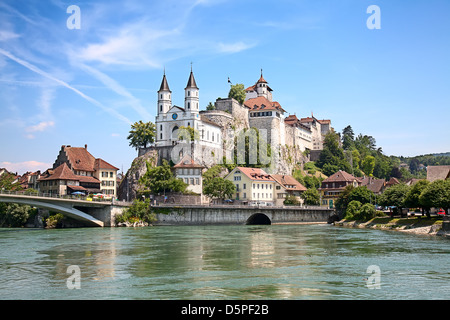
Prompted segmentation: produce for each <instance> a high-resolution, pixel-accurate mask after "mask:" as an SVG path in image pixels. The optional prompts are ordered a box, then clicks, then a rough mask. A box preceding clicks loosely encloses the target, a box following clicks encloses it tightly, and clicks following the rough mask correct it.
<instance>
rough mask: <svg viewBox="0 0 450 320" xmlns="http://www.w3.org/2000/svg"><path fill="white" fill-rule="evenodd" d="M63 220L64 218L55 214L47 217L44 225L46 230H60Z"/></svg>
mask: <svg viewBox="0 0 450 320" xmlns="http://www.w3.org/2000/svg"><path fill="white" fill-rule="evenodd" d="M63 220H64V216H63V215H62V214H61V213H57V214H54V215H51V216H49V217H48V218H47V220H45V223H46V224H47V228H49V229H53V228H61V227H62V222H63Z"/></svg>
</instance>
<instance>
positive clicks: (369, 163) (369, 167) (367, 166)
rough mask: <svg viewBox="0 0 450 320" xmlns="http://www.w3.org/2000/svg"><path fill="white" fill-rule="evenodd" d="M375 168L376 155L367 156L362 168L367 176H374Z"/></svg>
mask: <svg viewBox="0 0 450 320" xmlns="http://www.w3.org/2000/svg"><path fill="white" fill-rule="evenodd" d="M374 169H375V157H373V156H366V157H365V158H364V160H363V162H362V170H363V171H364V173H365V174H366V175H367V176H369V177H372V176H373V170H374Z"/></svg>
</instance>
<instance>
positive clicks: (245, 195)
mask: <svg viewBox="0 0 450 320" xmlns="http://www.w3.org/2000/svg"><path fill="white" fill-rule="evenodd" d="M244 189H245V188H244ZM242 198H244V199H247V194H246V193H245V192H244V195H243V196H242Z"/></svg>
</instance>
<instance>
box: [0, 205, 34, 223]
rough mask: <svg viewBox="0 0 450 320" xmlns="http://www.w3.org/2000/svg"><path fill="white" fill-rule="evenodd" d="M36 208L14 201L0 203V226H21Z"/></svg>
mask: <svg viewBox="0 0 450 320" xmlns="http://www.w3.org/2000/svg"><path fill="white" fill-rule="evenodd" d="M36 212H37V209H35V208H31V207H30V206H26V205H20V204H16V203H0V228H19V227H23V225H24V224H25V222H26V221H27V220H28V218H29V217H30V216H31V215H33V214H36Z"/></svg>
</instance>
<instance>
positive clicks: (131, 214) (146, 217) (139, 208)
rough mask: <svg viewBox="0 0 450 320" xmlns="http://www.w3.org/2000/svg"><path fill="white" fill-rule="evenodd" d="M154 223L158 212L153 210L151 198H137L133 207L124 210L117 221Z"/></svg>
mask: <svg viewBox="0 0 450 320" xmlns="http://www.w3.org/2000/svg"><path fill="white" fill-rule="evenodd" d="M138 221H143V222H147V223H152V222H155V221H156V214H155V213H153V212H152V211H151V207H150V199H149V198H146V199H145V200H140V199H135V200H134V201H133V203H132V205H131V207H129V208H127V209H125V210H123V212H122V214H121V215H119V216H117V217H116V222H131V223H133V222H138Z"/></svg>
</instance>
